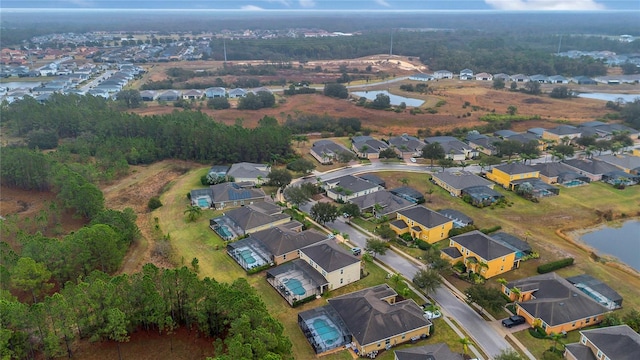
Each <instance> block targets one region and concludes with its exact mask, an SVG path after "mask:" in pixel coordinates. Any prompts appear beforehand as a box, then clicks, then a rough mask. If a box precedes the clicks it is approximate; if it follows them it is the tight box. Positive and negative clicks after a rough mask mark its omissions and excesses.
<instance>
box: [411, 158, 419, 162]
mask: <svg viewBox="0 0 640 360" xmlns="http://www.w3.org/2000/svg"><path fill="white" fill-rule="evenodd" d="M409 161H411V162H412V163H414V162H416V161H417V160H416V158H409Z"/></svg>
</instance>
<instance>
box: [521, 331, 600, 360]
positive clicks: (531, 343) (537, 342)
mask: <svg viewBox="0 0 640 360" xmlns="http://www.w3.org/2000/svg"><path fill="white" fill-rule="evenodd" d="M596 328H597V326H591V327H588V328H585V329H584V330H589V329H596ZM513 335H514V336H515V337H516V338H517V339H518V340H520V342H521V343H522V344H523V345H524V346H525V347H526V348H527V349H528V350H529V351H531V353H532V354H533V356H535V357H536V359H542V353H543V352H545V351H546V350H547V349H549V348H550V347H551V346H553V340H551V339H538V338H534V337H533V336H531V334H530V333H529V330H522V331H518V332H517V333H514V334H513ZM578 341H580V333H579V332H578V330H574V331H570V332H568V333H567V337H566V338H563V339H561V340H560V342H561V343H562V344H565V345H566V344H571V343H576V342H578ZM558 347H562V345H558Z"/></svg>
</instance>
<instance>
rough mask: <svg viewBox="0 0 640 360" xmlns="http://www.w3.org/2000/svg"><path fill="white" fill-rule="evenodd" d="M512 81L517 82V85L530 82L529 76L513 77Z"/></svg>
mask: <svg viewBox="0 0 640 360" xmlns="http://www.w3.org/2000/svg"><path fill="white" fill-rule="evenodd" d="M510 79H511V81H513V82H517V83H525V82H529V76H527V75H525V74H515V75H511V77H510Z"/></svg>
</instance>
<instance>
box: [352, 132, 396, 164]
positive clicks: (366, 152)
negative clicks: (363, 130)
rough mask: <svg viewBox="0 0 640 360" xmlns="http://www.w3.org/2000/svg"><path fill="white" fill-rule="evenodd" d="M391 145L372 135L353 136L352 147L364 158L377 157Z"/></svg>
mask: <svg viewBox="0 0 640 360" xmlns="http://www.w3.org/2000/svg"><path fill="white" fill-rule="evenodd" d="M388 147H389V145H387V144H386V143H384V142H382V141H380V140H377V139H374V138H372V137H371V136H354V137H353V138H351V149H352V150H353V151H354V152H355V153H356V155H358V157H359V158H362V159H377V158H379V157H380V151H382V150H384V149H387V148H388Z"/></svg>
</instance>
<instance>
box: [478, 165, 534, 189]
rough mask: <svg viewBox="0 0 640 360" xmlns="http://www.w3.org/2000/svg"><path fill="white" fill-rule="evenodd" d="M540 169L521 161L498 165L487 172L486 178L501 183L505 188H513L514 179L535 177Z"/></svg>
mask: <svg viewBox="0 0 640 360" xmlns="http://www.w3.org/2000/svg"><path fill="white" fill-rule="evenodd" d="M539 177H540V171H538V170H536V169H534V168H532V167H531V166H528V165H524V164H521V163H511V164H504V165H498V166H496V167H494V168H493V169H491V170H490V171H488V172H487V179H489V180H491V181H493V182H495V183H497V184H498V185H502V187H504V188H505V189H510V190H513V189H514V185H515V181H517V180H523V179H537V178H539Z"/></svg>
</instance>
